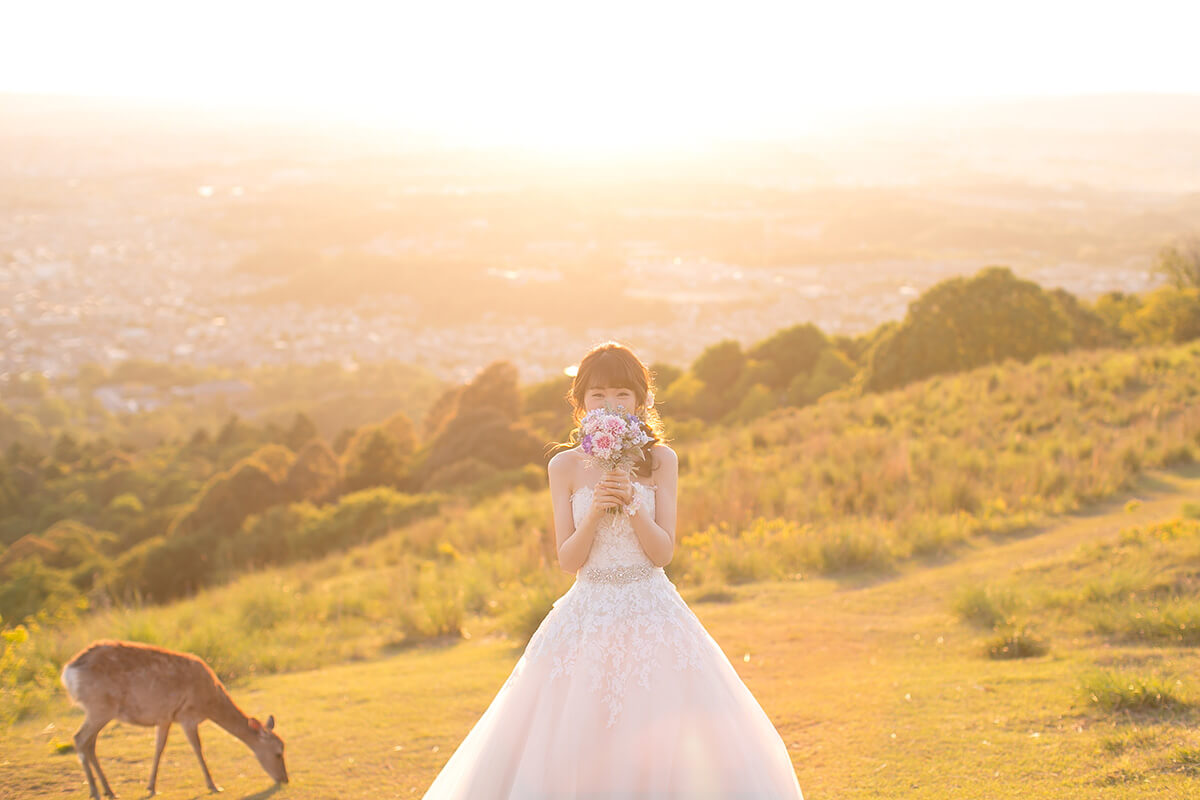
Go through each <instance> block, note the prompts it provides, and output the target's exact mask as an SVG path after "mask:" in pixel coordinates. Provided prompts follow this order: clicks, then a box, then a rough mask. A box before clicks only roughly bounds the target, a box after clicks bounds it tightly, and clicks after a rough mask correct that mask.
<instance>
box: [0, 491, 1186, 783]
mask: <svg viewBox="0 0 1200 800" xmlns="http://www.w3.org/2000/svg"><path fill="white" fill-rule="evenodd" d="M1137 496H1138V497H1139V498H1140V499H1141V500H1142V502H1141V504H1140V505H1139V507H1138V508H1137V509H1135V510H1133V511H1126V510H1125V509H1124V507H1123V506H1124V502H1123V500H1124V499H1120V500H1118V502H1116V503H1114V504H1110V506H1109V507H1108V508H1107V509H1106V510H1104V511H1103V512H1102V513H1093V514H1090V515H1087V516H1081V517H1071V518H1064V519H1062V520H1060V522H1059V524H1057V525H1054V526H1050V527H1047V528H1045V529H1043V530H1041V531H1040V532H1038V533H1036V534H1032V535H1029V536H1024V537H1016V538H1010V539H1004V540H1001V541H999V542H997V543H994V544H988V545H981V546H978V547H975V548H971V549H969V550H966V551H964V552H963V553H961V554H960V557H959V558H956V559H954V560H950V561H944V562H940V563H925V562H912V563H908V564H900V565H899V566H898V568H897V569H896V570H895V571H894V572H892V573H889V574H884V575H880V574H878V573H876V572H872V571H864V572H860V573H858V574H857V579H856V580H847V576H845V575H829V576H824V575H821V574H819V573H816V574H814V573H800V574H793V575H789V576H788V577H787V578H786V579H783V580H768V581H761V582H751V583H746V584H744V585H741V586H738V587H736V588H735V589H729V588H727V589H724V590H720V591H722V592H723V593H722V594H720V595H719V597H720V601H719V602H704V601H702V600H701V599H700V598H701V597H703V594H704V593H706V592H710V591H718V585H717V584H707V585H706V586H703V587H701V586H696V587H694V588H693V589H691V590H689V591H688V592H687V594H688V595H689V597H690V600H689V602H694V603H695V604H694V605H693V610H695V611H696V613H697V614H698V615H699V616H700V618H701V620H702V621H703V623H704V624H705V626H706V628H707V629H708V630H709V632H710V633H711V634H712V635H713V636H714V638H715V639H716V641H717V642H718V643H720V644H721V646H722V648H723V649H724V651H725V652H726V654H727V655H728V657H729V658H730V661H731V663H733V664H734V665H735V667H736V669H737V671H738V673H739V674H740V675H741V676H742V678H743V680H744V681H745V682H746V683H747V685H748V686H749V687H750V689H751V691H752V692H753V693H754V695H755V697H756V698H757V699H758V700H759V702H760V704H761V705H762V706H763V708H764V710H765V711H766V712H767V714H768V716H769V717H770V718H771V720H772V722H773V723H775V725H776V727H777V729H778V730H779V732H780V735H781V736H782V737H783V740H784V742H785V744H786V745H787V747H788V751H789V753H790V754H791V756H792V759H793V762H794V764H795V767H796V770H797V775H798V776H799V778H800V782H801V786H802V787H803V788H804V791H805V796H806V798H810V800H818V799H819V798H847V799H848V800H854V798H879V797H889V798H890V797H905V798H908V797H913V798H954V800H973V799H977V800H984V799H985V798H986V800H1006V799H1007V798H1014V799H1015V798H1022V799H1024V798H1035V799H1036V798H1047V799H1048V798H1056V799H1057V798H1063V797H1108V796H1112V797H1122V798H1170V797H1184V796H1188V795H1189V794H1190V793H1192V792H1194V791H1195V789H1196V783H1195V781H1196V780H1197V779H1198V777H1197V775H1196V762H1197V758H1196V755H1195V754H1196V753H1197V752H1200V732H1198V727H1197V724H1196V723H1197V722H1198V721H1200V712H1197V710H1196V708H1195V706H1194V705H1193V701H1194V700H1195V699H1196V698H1197V697H1198V696H1200V695H1197V694H1196V690H1197V687H1196V685H1195V684H1194V683H1193V682H1192V680H1190V679H1189V678H1188V676H1190V675H1195V674H1200V655H1198V654H1197V653H1195V652H1193V651H1192V649H1189V648H1178V647H1164V646H1161V645H1149V644H1147V643H1145V642H1136V641H1132V642H1125V641H1123V640H1120V639H1113V640H1111V641H1110V640H1109V639H1108V638H1107V637H1105V636H1104V635H1102V634H1098V633H1096V632H1094V631H1092V630H1091V629H1090V628H1089V626H1088V623H1087V620H1086V619H1084V618H1083V617H1081V611H1082V610H1083V609H1085V608H1086V607H1087V606H1086V603H1084V601H1083V600H1082V591H1083V590H1082V589H1080V590H1078V591H1079V592H1080V595H1081V597H1080V603H1083V604H1082V605H1081V604H1074V605H1073V604H1071V603H1053V602H1049V600H1050V599H1052V595H1050V594H1047V591H1048V589H1047V586H1046V585H1044V584H1048V585H1049V586H1050V587H1051V588H1057V589H1059V590H1061V591H1069V590H1071V587H1070V586H1058V584H1060V583H1061V581H1060V575H1061V574H1072V573H1079V574H1080V577H1081V580H1082V581H1083V582H1084V584H1086V583H1087V581H1088V580H1089V579H1090V578H1092V577H1097V576H1099V574H1100V573H1101V571H1102V570H1103V568H1104V558H1105V557H1111V556H1112V554H1113V553H1114V552H1122V553H1125V555H1124V557H1123V560H1124V561H1127V562H1130V563H1133V559H1134V556H1137V558H1139V559H1147V558H1148V559H1157V558H1164V559H1165V558H1168V557H1169V556H1170V554H1171V553H1172V552H1177V548H1181V547H1188V546H1190V542H1191V539H1190V538H1189V537H1187V536H1182V537H1181V536H1175V537H1173V538H1172V537H1171V536H1169V535H1168V536H1166V538H1164V536H1163V535H1161V531H1162V530H1166V529H1169V525H1168V524H1166V523H1160V522H1159V520H1160V519H1163V518H1166V517H1168V516H1169V515H1170V514H1172V513H1176V512H1177V510H1178V508H1179V498H1180V497H1181V496H1193V497H1194V496H1200V472H1197V471H1195V470H1193V471H1191V472H1188V473H1186V474H1184V473H1179V474H1170V473H1156V474H1154V475H1152V476H1148V482H1147V484H1146V488H1144V489H1141V490H1139V491H1138V492H1137ZM1125 499H1127V498H1125ZM1164 526H1165V527H1164ZM1134 528H1138V529H1140V530H1142V532H1143V534H1144V535H1136V536H1131V535H1130V534H1129V533H1128V532H1129V531H1131V530H1133V529H1134ZM1122 529H1124V530H1125V531H1126V534H1125V535H1124V536H1122V535H1121V533H1120V531H1121V530H1122ZM1153 531H1158V532H1159V533H1157V534H1156V533H1151V532H1153ZM1122 539H1125V540H1127V543H1126V544H1121V543H1120V542H1121V540H1122ZM1160 547H1165V548H1167V550H1165V551H1160V550H1159V549H1158V548H1160ZM1130 548H1136V549H1135V550H1130ZM1081 565H1082V566H1081ZM1093 571H1094V574H1093ZM310 577H311V576H310ZM335 577H336V573H335ZM362 577H363V575H359V578H360V579H361V578H362ZM567 577H569V576H567ZM264 579H266V578H265V577H264ZM319 585H320V584H319V583H314V584H313V585H312V586H310V587H309V588H308V589H307V591H310V592H315V591H316V590H317V589H316V587H317V586H319ZM971 585H978V586H983V587H985V588H984V589H983V594H982V597H984V598H991V599H992V600H994V601H995V602H996V604H997V605H998V606H999V607H1000V608H1002V609H1004V608H1006V607H1007V606H1009V605H1010V604H1011V606H1012V608H1013V609H1015V610H1014V611H1013V613H1014V614H1016V615H1017V616H1018V617H1020V618H1021V620H1022V621H1024V622H1036V624H1037V626H1038V634H1039V635H1045V636H1047V637H1048V638H1049V640H1050V641H1051V642H1052V647H1051V648H1050V649H1049V650H1048V652H1047V653H1046V654H1044V655H1043V656H1041V657H1038V658H1025V659H1012V660H1005V659H1001V660H994V659H991V658H989V657H987V655H985V654H984V653H982V652H981V649H980V648H981V644H982V643H983V642H984V641H986V639H987V637H988V636H991V635H995V634H996V631H995V630H993V629H990V628H984V627H981V626H977V625H976V624H972V623H971V622H970V621H968V620H967V619H964V618H963V617H962V616H960V613H959V611H957V610H956V608H967V607H968V606H967V605H963V598H964V597H966V596H967V593H965V592H964V590H963V588H962V587H964V586H971ZM993 587H994V588H993ZM260 588H261V587H260ZM294 588H295V587H293V590H294ZM528 588H529V596H528V598H527V602H528V603H529V605H530V609H532V608H534V607H535V606H536V604H537V603H538V602H539V601H538V600H537V597H538V592H539V589H538V587H536V586H530V587H528ZM511 591H513V592H514V593H516V594H520V593H521V591H522V590H521V589H520V588H518V587H516V586H514V587H512V588H511ZM550 594H551V592H546V593H544V594H542V595H541V597H542V598H545V597H548V596H549V595H550ZM979 597H980V595H978V594H976V595H975V598H976V600H978V598H979ZM227 602H228V603H229V605H230V607H231V609H238V610H239V613H240V610H244V609H251V610H254V611H255V612H256V613H260V614H263V615H264V617H263V619H267V620H272V619H273V620H274V623H273V625H272V627H271V628H270V630H271V631H276V632H277V631H280V630H284V629H286V627H287V625H288V621H287V620H286V619H279V618H278V616H277V614H275V612H274V611H272V610H271V609H272V608H273V607H272V606H270V605H269V604H268V605H267V607H266V609H265V610H264V609H263V608H262V607H259V606H256V605H254V603H253V602H252V601H249V600H247V599H246V597H244V596H240V595H237V596H233V597H229V598H227ZM541 602H544V599H543V600H542V601H541ZM1097 602H1108V601H1107V600H1100V601H1097ZM976 604H977V605H978V603H976ZM369 605H370V604H367V606H368V608H366V609H365V611H366V613H369V611H370V609H369ZM509 607H510V608H511V609H513V610H512V613H513V614H518V612H517V611H516V609H518V608H519V605H517V604H515V603H512V604H509ZM177 612H179V610H178V609H177ZM231 613H233V612H231ZM342 613H343V615H344V617H343V622H342V623H339V624H346V625H349V624H351V622H352V621H353V620H354V619H358V618H361V614H363V613H364V609H363V608H358V609H356V610H354V612H353V614H352V613H351V610H350V609H349V608H348V607H345V606H344V607H343V612H342ZM356 615H359V616H356ZM503 616H504V615H503V614H498V613H497V614H487V613H478V614H476V613H472V612H467V613H466V614H465V616H464V617H463V619H462V625H463V627H464V628H466V629H468V630H469V631H470V633H471V638H470V639H464V638H462V637H450V638H442V639H438V640H430V641H426V642H415V643H413V644H412V645H411V646H409V647H405V648H402V649H399V650H394V651H387V650H385V651H382V652H383V653H384V655H380V654H379V653H375V654H370V655H367V656H365V657H364V660H361V661H354V660H346V661H344V663H331V664H329V665H327V666H324V667H322V668H319V669H300V670H299V671H295V672H291V673H288V674H278V675H262V674H258V673H254V674H249V675H245V676H243V677H241V678H240V679H239V680H238V682H237V685H236V687H235V688H233V689H232V692H233V694H234V697H235V699H236V700H237V701H238V702H239V704H241V705H242V706H243V707H245V708H246V709H247V711H249V712H250V713H254V714H257V715H259V716H265V715H266V714H268V713H271V714H275V716H276V719H277V724H278V730H279V732H280V734H281V735H282V736H283V737H284V739H285V740H286V741H287V743H288V744H287V746H288V754H289V772H290V774H291V778H292V783H291V784H290V785H289V786H288V787H287V788H286V789H283V790H282V791H281V792H280V793H279V794H280V796H288V795H290V796H295V797H305V798H308V797H313V798H325V797H328V798H334V797H337V798H348V799H350V798H377V797H420V796H421V794H422V793H423V792H424V790H425V789H426V788H427V787H428V784H429V782H430V781H432V779H433V776H434V775H435V774H436V772H437V771H438V769H440V767H441V765H442V764H443V763H444V762H445V760H446V759H447V758H448V757H449V755H450V753H451V752H452V751H453V749H454V747H456V746H457V744H458V743H459V742H460V741H461V739H462V737H463V736H464V735H465V734H466V732H467V731H468V730H469V729H470V727H471V726H472V725H473V724H474V722H475V721H476V720H477V719H478V716H479V714H480V713H482V711H483V709H484V708H486V707H487V705H488V703H489V702H490V701H491V700H492V698H493V697H494V696H495V692H496V690H497V689H498V688H499V686H500V684H501V683H502V682H503V680H504V678H505V677H506V676H507V675H508V673H509V671H510V670H511V669H512V667H513V665H514V664H515V662H516V660H517V659H518V658H519V656H520V652H521V647H520V637H519V636H517V635H514V634H509V633H507V632H506V631H505V626H504V624H503V623H502V617H503ZM535 616H536V612H534V611H533V610H529V611H528V612H527V616H526V620H530V619H532V618H533V617H535ZM1003 624H1004V623H1002V624H1001V625H1002V627H1003ZM334 627H336V626H334ZM331 632H332V633H333V634H334V637H335V641H336V640H337V636H338V634H337V633H336V631H331ZM389 653H390V654H389ZM747 654H748V655H749V656H750V658H749V660H746V658H745V656H746V655H747ZM1097 675H1100V676H1105V677H1103V678H1096V677H1095V676H1097ZM1176 680H1179V681H1181V683H1179V684H1176V683H1175V681H1176ZM1085 681H1090V683H1086V685H1087V686H1088V687H1089V688H1090V689H1091V691H1092V693H1096V694H1097V696H1098V697H1100V698H1102V699H1103V702H1093V701H1092V700H1091V699H1090V694H1089V695H1087V696H1085V695H1084V694H1083V691H1084V690H1083V687H1084V686H1085V683H1084V682H1085ZM1131 684H1132V685H1133V686H1134V688H1133V689H1129V688H1128V687H1129V686H1130V685H1131ZM81 716H82V715H81V713H80V712H79V710H78V709H74V708H71V707H69V706H68V705H67V704H66V702H65V701H64V700H63V698H62V697H61V695H58V696H56V697H54V698H53V699H52V700H51V702H50V705H49V707H48V708H47V710H46V711H45V712H44V713H42V714H39V715H37V716H36V717H33V718H29V719H26V720H24V721H22V722H19V723H17V724H16V725H15V726H13V727H12V728H11V729H10V730H9V731H8V732H7V733H5V734H3V735H2V736H3V738H0V752H3V757H2V758H0V786H3V787H4V788H5V790H6V792H5V796H6V797H13V798H15V800H26V799H27V798H30V799H31V798H37V797H43V796H48V795H51V794H55V795H57V794H60V793H63V792H66V793H68V794H71V793H73V794H75V795H78V796H81V797H82V796H85V794H86V792H85V789H84V785H83V783H82V781H83V776H82V772H81V770H80V768H79V765H78V762H77V761H76V759H75V757H74V755H73V754H72V753H70V752H69V751H67V752H61V746H62V745H63V743H65V742H67V741H69V739H70V736H71V734H73V733H74V730H75V728H76V727H77V726H78V724H79V722H80V720H81ZM201 731H202V736H203V737H204V746H205V752H206V754H207V755H208V761H209V765H210V767H211V768H212V770H213V772H214V775H215V778H216V780H217V782H218V784H220V785H222V786H223V787H224V788H225V789H226V794H227V796H231V797H262V796H265V794H266V793H267V792H269V790H270V788H271V782H270V780H269V779H268V778H267V777H266V775H265V774H263V773H262V771H261V769H259V767H258V766H257V763H256V762H255V761H254V759H253V757H252V756H251V754H250V753H249V751H248V750H246V749H245V747H244V746H243V745H242V744H241V743H240V742H238V741H237V740H235V739H233V738H232V737H230V736H228V735H227V734H225V733H224V732H223V731H221V730H219V729H218V728H216V727H214V726H212V725H211V723H208V724H206V725H204V726H202V728H201ZM153 748H154V735H153V730H152V729H150V728H138V727H135V726H128V725H117V726H111V727H110V729H106V731H105V732H104V733H103V734H102V735H101V738H100V741H99V746H98V752H99V755H100V758H101V759H102V762H103V763H104V765H105V767H106V769H107V771H108V775H109V778H110V780H111V781H112V782H113V784H114V789H115V790H116V791H117V792H118V793H119V794H122V795H124V796H129V797H141V796H143V794H144V782H145V780H146V778H147V776H148V774H149V763H150V759H151V757H152V755H153ZM159 791H160V795H161V797H163V798H164V800H178V799H181V798H194V797H196V796H198V795H203V794H204V793H205V792H204V787H203V783H202V779H201V777H200V772H199V768H198V767H197V766H196V763H195V759H194V756H193V755H192V753H191V750H190V748H189V747H188V745H187V743H186V741H185V740H184V738H183V737H182V736H181V735H179V733H178V732H175V733H173V736H172V738H171V739H170V741H169V742H168V746H167V752H166V755H165V756H164V762H163V766H162V768H161V771H160V776H159Z"/></svg>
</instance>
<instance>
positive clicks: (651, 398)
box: [646, 392, 654, 411]
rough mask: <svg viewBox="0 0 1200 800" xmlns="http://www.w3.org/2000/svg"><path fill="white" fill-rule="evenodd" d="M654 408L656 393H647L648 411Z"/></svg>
mask: <svg viewBox="0 0 1200 800" xmlns="http://www.w3.org/2000/svg"><path fill="white" fill-rule="evenodd" d="M652 408H654V392H646V410H647V411H649V410H650V409H652Z"/></svg>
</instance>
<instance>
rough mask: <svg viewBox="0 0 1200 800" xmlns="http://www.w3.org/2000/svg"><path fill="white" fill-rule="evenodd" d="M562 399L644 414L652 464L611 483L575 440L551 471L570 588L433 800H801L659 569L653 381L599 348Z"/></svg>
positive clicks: (786, 761) (632, 361)
mask: <svg viewBox="0 0 1200 800" xmlns="http://www.w3.org/2000/svg"><path fill="white" fill-rule="evenodd" d="M567 399H568V401H569V402H570V403H571V407H572V409H573V412H574V418H575V422H576V423H577V425H578V423H579V421H580V420H581V419H582V418H583V415H584V414H586V413H587V412H588V411H591V410H592V409H595V408H603V407H604V406H605V403H606V402H607V403H608V404H610V405H611V406H614V407H615V406H621V405H623V406H625V407H626V408H630V407H632V408H634V409H635V413H636V414H637V415H638V417H639V418H640V419H641V420H642V422H643V425H644V426H645V429H646V431H647V433H648V434H649V435H650V442H649V443H648V444H647V445H646V446H645V456H646V457H645V458H644V459H643V461H642V464H641V465H640V466H639V467H638V468H637V469H635V470H634V475H633V476H630V475H629V474H626V473H623V472H620V471H612V472H601V471H600V470H599V469H598V468H596V467H592V466H588V464H587V463H586V462H585V460H584V458H583V454H582V453H581V452H580V450H579V446H578V439H579V428H578V427H576V428H575V430H574V431H572V434H571V442H569V443H568V444H574V445H575V446H574V447H571V448H570V449H564V450H562V451H561V452H559V453H558V454H557V455H555V456H554V458H552V459H551V460H550V464H549V467H548V472H549V480H550V496H551V500H552V502H553V505H554V532H555V539H556V541H557V545H558V559H559V564H560V566H562V567H563V568H564V569H566V570H568V571H570V572H575V573H576V577H575V582H574V583H573V584H572V585H571V587H570V588H569V589H568V590H567V591H566V592H565V593H564V594H563V595H562V596H561V597H559V598H558V599H557V600H556V601H555V602H554V605H553V607H552V608H551V609H550V611H549V613H548V614H547V615H546V617H545V619H543V620H542V622H541V624H540V625H539V627H538V629H537V630H536V631H535V632H534V634H533V636H532V637H531V638H530V640H529V643H528V644H527V645H526V647H525V652H524V653H523V655H522V656H521V658H520V660H519V661H518V662H517V664H516V666H515V667H513V670H512V672H511V674H510V675H509V676H508V679H507V680H506V681H505V682H504V685H503V686H501V688H500V690H499V692H497V694H496V696H495V698H494V699H493V700H492V702H491V704H490V705H489V706H488V708H487V709H486V710H485V711H484V712H483V715H482V716H481V717H480V718H479V720H478V721H477V722H476V723H475V726H474V727H473V728H472V729H471V730H470V731H469V732H468V733H467V735H466V737H465V738H464V739H463V741H462V743H461V744H460V745H459V746H458V749H456V750H455V751H454V753H453V754H452V755H451V756H450V759H449V760H448V761H447V762H446V764H445V766H443V767H442V770H441V772H440V773H439V774H438V776H437V777H436V778H435V779H434V781H433V784H432V785H431V786H430V787H429V790H428V791H427V792H426V793H425V800H448V799H449V798H462V799H463V800H492V798H505V799H506V800H551V799H552V798H553V799H554V800H557V799H558V798H577V799H578V800H583V798H588V800H591V799H592V798H597V799H598V798H605V799H606V800H617V798H620V799H621V800H632V799H633V798H646V799H647V800H660V799H661V800H665V799H666V798H672V800H675V799H678V800H684V799H685V798H686V800H702V799H704V798H712V799H713V800H716V799H717V798H720V799H721V800H733V799H734V798H771V799H772V800H793V799H794V800H803V797H802V795H801V792H800V783H799V781H798V780H797V779H796V774H795V772H794V770H793V768H792V763H791V759H790V757H789V756H788V752H787V748H786V746H785V745H784V743H783V739H782V738H781V737H780V735H779V733H778V731H776V729H775V727H774V725H773V724H772V723H771V720H770V719H769V718H768V717H767V715H766V713H765V712H764V711H763V709H762V707H761V706H760V705H759V704H758V701H757V700H756V699H755V698H754V696H753V695H752V694H751V693H750V690H749V689H748V688H747V687H746V685H745V684H744V683H743V682H742V680H741V678H740V676H739V675H738V674H737V672H736V671H735V670H734V668H733V665H732V664H730V663H729V659H728V658H726V656H725V653H724V651H722V650H721V647H720V645H718V644H717V643H716V641H714V640H713V638H712V637H711V636H710V635H709V634H708V632H707V631H706V630H705V629H704V626H703V625H702V624H701V622H700V620H699V619H698V618H697V617H696V615H695V614H694V613H693V612H692V611H691V609H690V608H688V606H687V604H686V603H685V602H684V601H683V598H682V597H680V595H679V592H678V590H677V589H676V587H675V585H674V584H673V583H672V582H671V581H670V579H669V578H668V577H667V575H666V572H665V571H664V570H663V567H664V565H666V564H667V563H668V562H669V561H670V560H671V556H672V552H673V551H674V548H675V492H676V486H677V482H678V475H679V469H678V468H679V464H678V460H677V458H676V455H675V452H674V451H673V450H672V449H671V448H670V447H667V446H666V445H665V444H662V443H661V439H662V423H661V421H660V420H659V417H658V414H657V412H655V411H654V408H653V387H652V383H651V376H650V372H649V370H648V369H647V368H646V366H645V365H644V364H642V362H641V361H640V360H639V359H638V358H637V356H635V355H634V354H633V352H632V351H630V350H629V349H628V348H627V347H625V346H623V345H620V344H617V343H615V342H609V343H606V344H602V345H598V346H596V347H594V348H592V350H591V351H589V352H588V354H587V355H586V356H585V357H584V358H583V360H582V361H581V362H580V364H579V370H578V373H577V374H576V375H575V378H574V380H573V381H572V385H571V389H570V392H569V393H568V397H567ZM610 509H613V510H616V511H617V512H618V513H610Z"/></svg>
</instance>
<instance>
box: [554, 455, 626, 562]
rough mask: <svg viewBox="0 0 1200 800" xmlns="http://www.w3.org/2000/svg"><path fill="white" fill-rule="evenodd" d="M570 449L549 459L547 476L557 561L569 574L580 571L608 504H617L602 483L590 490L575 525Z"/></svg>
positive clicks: (609, 505)
mask: <svg viewBox="0 0 1200 800" xmlns="http://www.w3.org/2000/svg"><path fill="white" fill-rule="evenodd" d="M570 458H571V456H570V453H569V451H564V452H562V453H559V454H558V455H556V456H554V458H552V459H550V463H549V464H548V465H547V472H548V473H549V478H550V500H551V502H552V503H553V505H554V542H555V545H556V549H557V551H558V565H559V566H560V567H562V568H563V569H564V570H566V571H567V572H570V573H572V574H574V573H576V572H578V571H579V569H580V567H582V566H583V565H584V563H585V562H586V561H587V558H588V554H589V553H590V552H591V551H592V541H593V540H594V539H595V538H596V529H597V528H598V527H599V526H600V518H601V516H602V515H603V514H604V513H605V512H606V511H607V509H608V508H610V507H613V506H616V505H618V499H617V498H616V496H615V495H613V494H612V493H611V492H609V491H608V490H607V489H605V488H604V487H603V486H597V487H596V488H595V489H594V490H593V492H592V503H591V506H590V508H588V512H587V514H586V515H584V518H583V520H582V521H581V522H580V523H579V527H578V528H576V527H575V511H574V509H572V508H571V472H572V466H573V465H572V463H571V461H570V460H569V459H570Z"/></svg>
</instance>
